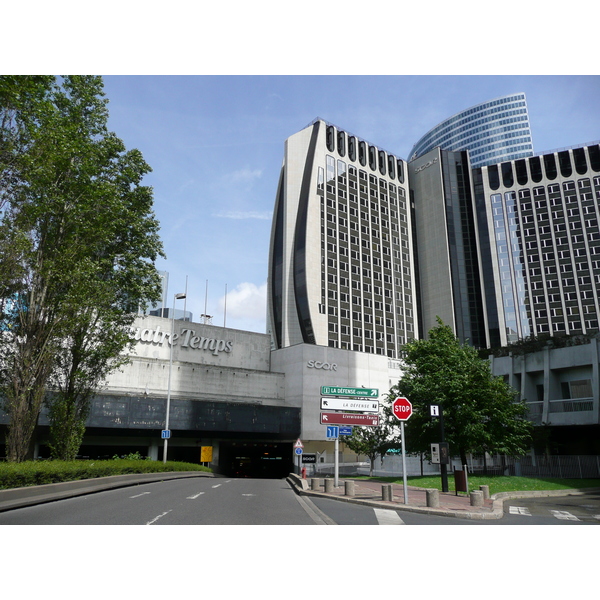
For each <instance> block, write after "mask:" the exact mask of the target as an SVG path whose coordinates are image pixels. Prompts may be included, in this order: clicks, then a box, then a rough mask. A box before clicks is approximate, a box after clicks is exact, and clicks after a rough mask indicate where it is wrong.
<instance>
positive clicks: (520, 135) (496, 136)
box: [410, 93, 533, 167]
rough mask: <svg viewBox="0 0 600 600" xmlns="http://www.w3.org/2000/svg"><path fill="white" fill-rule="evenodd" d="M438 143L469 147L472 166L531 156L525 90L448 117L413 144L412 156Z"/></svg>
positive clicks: (465, 148)
mask: <svg viewBox="0 0 600 600" xmlns="http://www.w3.org/2000/svg"><path fill="white" fill-rule="evenodd" d="M438 146H439V147H440V148H443V149H444V150H468V151H469V157H470V160H471V165H472V166H473V167H481V166H484V165H490V164H494V163H498V162H503V161H508V160H513V159H518V158H524V157H527V156H532V155H533V142H532V140H531V130H530V127H529V114H528V111H527V100H526V98H525V94H523V93H519V94H511V95H508V96H503V97H502V98H496V99H494V100H490V101H488V102H483V103H481V104H477V105H476V106H472V107H471V108H467V109H466V110H463V111H461V112H459V113H457V114H455V115H454V116H452V117H449V118H448V119H445V120H444V121H442V122H441V123H439V124H438V125H436V126H435V127H433V128H432V129H430V130H429V131H428V132H427V133H426V134H425V135H424V136H423V137H422V138H421V139H420V140H419V141H418V142H417V143H416V144H415V145H414V146H413V148H412V150H411V152H410V156H411V160H413V159H415V158H419V157H420V156H423V155H424V154H426V153H427V152H429V151H430V150H432V149H433V148H436V147H438Z"/></svg>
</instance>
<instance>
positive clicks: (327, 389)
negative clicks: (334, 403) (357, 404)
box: [321, 385, 379, 398]
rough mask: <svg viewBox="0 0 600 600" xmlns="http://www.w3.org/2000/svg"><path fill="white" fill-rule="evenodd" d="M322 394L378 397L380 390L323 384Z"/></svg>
mask: <svg viewBox="0 0 600 600" xmlns="http://www.w3.org/2000/svg"><path fill="white" fill-rule="evenodd" d="M321 394H322V395H323V396H350V397H360V398H377V397H378V396H379V390H378V389H377V388H355V387H336V386H329V385H323V386H321Z"/></svg>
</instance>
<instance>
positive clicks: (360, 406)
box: [321, 398, 379, 413]
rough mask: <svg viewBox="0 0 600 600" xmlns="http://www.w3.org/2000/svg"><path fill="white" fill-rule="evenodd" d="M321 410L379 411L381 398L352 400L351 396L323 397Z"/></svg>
mask: <svg viewBox="0 0 600 600" xmlns="http://www.w3.org/2000/svg"><path fill="white" fill-rule="evenodd" d="M321 410H355V411H358V412H366V413H378V412H379V400H352V399H350V398H321Z"/></svg>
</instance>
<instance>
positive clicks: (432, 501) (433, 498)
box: [427, 489, 440, 508]
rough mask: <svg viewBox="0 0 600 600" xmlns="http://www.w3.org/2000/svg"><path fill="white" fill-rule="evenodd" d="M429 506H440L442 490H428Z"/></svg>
mask: <svg viewBox="0 0 600 600" xmlns="http://www.w3.org/2000/svg"><path fill="white" fill-rule="evenodd" d="M427 506H429V507H430V508H439V507H440V492H439V491H438V490H435V489H428V490H427Z"/></svg>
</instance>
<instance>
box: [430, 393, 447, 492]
mask: <svg viewBox="0 0 600 600" xmlns="http://www.w3.org/2000/svg"><path fill="white" fill-rule="evenodd" d="M429 414H430V415H431V416H432V417H438V418H439V420H440V438H441V442H440V445H439V447H440V455H441V456H440V475H441V477H442V492H447V491H448V467H447V465H448V463H449V462H450V460H449V454H448V452H449V449H448V444H446V443H445V440H444V411H443V410H442V407H441V406H439V405H438V404H431V405H430V406H429ZM442 459H443V460H442Z"/></svg>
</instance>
